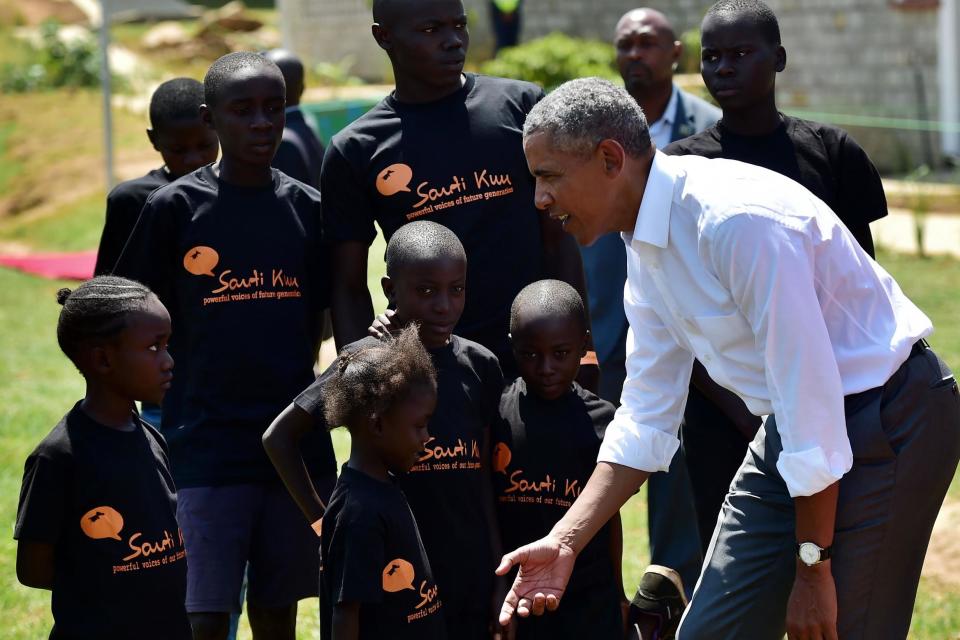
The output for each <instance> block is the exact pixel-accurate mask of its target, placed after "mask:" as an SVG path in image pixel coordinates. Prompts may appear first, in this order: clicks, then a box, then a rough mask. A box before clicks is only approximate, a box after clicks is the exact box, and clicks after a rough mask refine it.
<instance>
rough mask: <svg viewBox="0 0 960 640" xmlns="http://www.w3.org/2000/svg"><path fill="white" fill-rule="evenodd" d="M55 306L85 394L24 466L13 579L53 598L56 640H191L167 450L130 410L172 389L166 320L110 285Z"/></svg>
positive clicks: (94, 285)
mask: <svg viewBox="0 0 960 640" xmlns="http://www.w3.org/2000/svg"><path fill="white" fill-rule="evenodd" d="M57 299H58V300H59V302H60V304H62V305H63V310H62V311H61V312H60V320H59V322H58V324H57V339H58V341H59V343H60V347H61V348H62V349H63V351H64V353H65V354H66V355H67V357H68V358H70V360H71V361H72V362H73V364H74V365H76V367H77V369H79V370H80V373H81V374H82V375H83V377H84V378H85V379H86V385H87V391H86V395H85V396H84V398H83V400H81V401H80V402H78V403H77V404H76V405H74V407H73V409H71V410H70V412H69V413H67V415H66V416H64V418H63V419H62V420H61V421H60V422H59V423H58V424H57V426H55V427H54V428H53V430H52V431H51V432H50V433H49V434H48V435H47V436H46V437H45V438H44V439H43V440H42V441H41V442H40V444H39V445H37V448H36V449H35V450H34V451H33V453H31V454H30V457H29V458H27V462H26V465H25V466H24V472H23V486H22V488H21V491H20V505H19V508H18V510H17V524H16V528H15V529H14V538H16V539H17V541H18V544H17V578H18V579H19V580H20V582H21V583H22V584H24V585H25V586H28V587H33V588H36V589H49V590H51V591H52V592H53V598H52V608H53V619H54V627H53V631H52V632H51V633H50V637H51V638H53V639H73V640H81V639H85V638H104V639H109V640H128V639H129V638H147V639H156V640H189V639H190V637H191V634H190V625H189V622H188V620H187V612H186V610H185V609H184V605H183V602H184V597H185V593H186V573H187V563H186V559H185V555H186V554H185V552H184V548H183V540H182V539H181V537H180V530H179V527H178V526H177V519H176V501H177V498H176V493H175V489H174V485H173V479H172V478H171V475H170V469H169V464H168V461H167V446H166V443H165V442H164V440H163V438H162V437H161V436H160V434H159V433H157V432H156V431H155V430H154V429H153V428H152V427H151V426H150V425H149V424H147V423H146V422H144V421H143V420H141V419H140V418H139V416H138V415H137V412H136V410H135V408H134V402H135V401H136V400H143V401H150V402H156V403H159V402H160V399H161V398H162V397H163V395H164V393H165V392H166V390H167V387H169V385H170V380H171V378H172V376H173V374H172V370H173V360H172V359H171V357H170V354H169V353H167V340H168V339H169V337H170V316H169V314H167V310H166V309H165V308H164V306H163V305H162V304H161V303H160V301H159V300H158V299H157V297H156V296H155V295H153V294H152V293H151V292H150V290H149V289H147V288H146V287H144V286H143V285H141V284H138V283H136V282H131V281H129V280H124V279H122V278H114V277H109V276H104V277H98V278H94V279H93V280H90V281H88V282H85V283H84V284H82V285H80V286H79V287H77V289H76V290H74V291H73V292H71V291H70V290H69V289H61V290H60V291H59V292H58V293H57Z"/></svg>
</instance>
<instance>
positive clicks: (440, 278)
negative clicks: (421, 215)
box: [264, 221, 503, 640]
mask: <svg viewBox="0 0 960 640" xmlns="http://www.w3.org/2000/svg"><path fill="white" fill-rule="evenodd" d="M386 263H387V276H386V277H385V278H384V279H383V283H382V284H383V290H384V293H385V294H386V296H387V299H388V300H389V301H390V302H391V305H392V306H394V307H395V308H396V316H395V320H394V323H393V324H395V326H398V327H403V326H405V325H407V324H409V323H413V322H415V323H418V324H419V333H420V339H421V340H422V341H423V344H424V346H425V347H426V348H427V349H428V351H429V353H430V355H431V357H432V358H433V363H434V365H435V366H436V368H437V394H438V400H437V407H436V411H435V412H434V414H433V418H432V419H431V420H430V440H429V441H428V442H427V446H426V450H425V451H424V452H422V455H420V457H419V459H418V460H417V463H416V464H415V465H414V466H413V468H412V469H411V470H410V473H408V474H406V475H404V476H402V477H401V478H399V479H398V482H399V485H400V487H401V488H402V489H403V491H404V493H405V494H406V496H407V499H408V500H409V501H410V507H411V508H412V509H413V514H414V515H415V516H416V518H417V523H418V524H419V525H420V532H421V534H422V536H423V543H424V547H425V548H426V550H427V553H428V554H429V556H430V564H431V566H432V567H433V571H434V575H435V576H436V578H437V583H438V584H439V585H440V587H441V588H442V589H443V610H444V614H443V615H444V619H445V621H446V625H447V635H448V636H449V637H450V638H456V639H457V640H465V639H466V640H469V639H470V638H489V637H490V624H491V620H492V619H493V613H494V602H493V600H494V593H493V592H494V576H493V569H494V567H495V558H498V557H499V545H498V541H497V540H496V538H497V535H496V527H495V524H493V523H494V519H493V518H494V516H493V499H492V495H491V492H490V481H489V465H488V460H489V456H488V455H487V454H485V451H487V450H488V441H489V427H490V425H491V423H492V422H493V420H494V419H496V411H497V404H498V402H499V398H500V393H501V391H502V390H503V376H502V374H501V373H500V367H499V364H498V363H497V359H496V357H495V356H494V355H493V354H492V353H491V352H490V351H488V350H487V349H486V348H484V347H482V346H480V345H479V344H477V343H475V342H471V341H470V340H465V339H463V338H461V337H459V336H455V335H451V332H452V331H453V327H454V326H455V325H456V324H457V321H458V319H459V318H460V313H461V312H462V311H463V305H464V300H465V296H464V293H465V292H464V286H465V281H466V272H467V261H466V255H465V254H464V250H463V245H461V244H460V241H459V240H458V239H457V236H456V235H455V234H454V233H453V232H452V231H451V230H449V229H447V228H446V227H444V226H441V225H439V224H437V223H435V222H427V221H417V222H412V223H409V224H407V225H404V226H402V227H400V229H398V230H397V232H396V233H395V234H394V235H393V237H391V238H390V242H389V243H388V244H387V251H386ZM377 344H378V342H377V339H376V338H372V337H367V338H364V339H363V340H359V341H357V342H354V343H351V344H350V345H347V346H346V347H345V348H344V350H343V352H344V353H350V352H352V351H355V350H358V349H365V348H369V347H372V346H376V345H377ZM330 375H331V370H328V371H327V372H325V373H324V374H323V375H321V376H320V378H319V379H318V380H317V382H315V383H314V384H313V385H311V386H310V388H308V389H307V390H306V391H304V392H303V393H302V394H301V395H300V396H299V397H298V398H297V399H296V400H295V401H294V403H293V404H292V405H291V406H290V407H288V408H287V410H286V411H285V412H284V413H283V414H282V415H281V416H280V417H279V418H278V419H277V420H276V421H275V422H274V424H273V425H271V427H270V430H269V431H268V432H267V434H265V436H264V445H265V446H266V448H267V451H268V452H269V454H270V456H271V458H272V459H273V461H274V464H275V465H276V467H277V470H278V471H279V473H280V475H281V477H282V478H283V479H284V481H285V482H286V484H287V487H288V488H289V489H290V491H291V493H292V494H293V495H294V496H295V497H296V500H297V502H298V504H300V505H301V508H303V510H304V513H305V514H306V515H307V517H308V519H310V521H311V522H315V520H316V519H317V518H318V517H319V516H320V515H321V514H322V513H323V505H322V504H321V503H320V502H319V501H318V500H317V498H316V496H314V495H313V494H312V493H311V492H310V491H309V485H310V482H309V478H308V477H306V475H305V474H304V472H303V463H302V462H301V461H300V458H299V453H298V451H297V450H296V441H297V438H298V437H299V436H300V435H301V434H303V433H307V432H309V431H311V430H313V429H316V428H319V427H323V426H324V425H325V422H324V420H323V417H324V415H323V405H324V403H323V388H324V386H325V384H326V381H327V379H328V378H329V376H330ZM496 600H497V601H496V605H497V608H498V609H497V610H499V598H498V599H496ZM384 637H387V636H384Z"/></svg>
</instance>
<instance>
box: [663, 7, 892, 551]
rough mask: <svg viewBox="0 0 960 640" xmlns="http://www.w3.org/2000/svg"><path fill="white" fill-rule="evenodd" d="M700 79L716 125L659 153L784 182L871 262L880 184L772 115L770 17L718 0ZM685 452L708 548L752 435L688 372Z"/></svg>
mask: <svg viewBox="0 0 960 640" xmlns="http://www.w3.org/2000/svg"><path fill="white" fill-rule="evenodd" d="M701 46H702V53H701V55H702V63H701V73H702V75H703V81H704V83H705V84H706V85H707V89H708V90H709V91H710V94H711V95H712V96H713V97H714V99H715V100H716V101H717V103H718V104H719V105H720V106H721V107H722V108H723V119H722V120H720V122H718V123H717V124H715V125H714V126H712V127H710V128H708V129H706V130H705V131H703V132H701V133H698V134H695V135H693V136H690V137H689V138H686V139H684V140H680V141H678V142H675V143H673V144H672V145H670V146H669V147H667V149H666V153H668V154H673V155H698V156H704V157H707V158H728V159H730V160H739V161H741V162H747V163H750V164H754V165H758V166H761V167H764V168H766V169H770V170H771V171H776V172H777V173H780V174H782V175H785V176H787V177H788V178H791V179H793V180H795V181H797V182H799V183H800V184H802V185H803V186H804V187H806V188H807V189H808V190H809V191H811V192H812V193H813V194H814V195H815V196H817V197H818V198H820V199H821V200H823V201H824V202H825V203H826V204H827V205H828V206H829V207H830V209H831V210H833V212H834V213H836V214H837V216H838V217H839V218H840V221H841V222H843V223H844V224H845V225H846V227H847V228H848V229H849V230H850V232H851V233H852V234H853V237H854V238H856V240H857V242H859V243H860V246H861V247H863V249H864V250H865V251H866V252H867V253H868V254H869V255H870V256H871V257H874V249H873V238H872V236H871V235H870V222H872V221H874V220H878V219H880V218H882V217H884V216H885V215H887V201H886V197H885V196H884V193H883V184H882V183H881V182H880V175H879V174H878V173H877V170H876V168H875V167H874V166H873V164H872V163H871V162H870V159H869V158H868V157H867V155H866V153H864V151H863V149H861V148H860V146H859V145H858V144H857V143H856V142H855V141H854V140H853V139H852V138H851V137H850V136H848V135H847V134H846V132H844V131H843V130H841V129H838V128H836V127H832V126H830V125H826V124H820V123H817V122H809V121H806V120H801V119H799V118H791V117H790V116H786V115H783V114H782V113H780V112H779V111H778V110H777V104H776V97H775V92H774V87H775V84H776V78H777V74H778V73H780V72H781V71H783V70H784V68H785V67H786V63H787V53H786V50H785V49H784V48H783V46H782V45H781V44H780V26H779V24H778V22H777V17H776V16H775V15H774V14H773V11H771V10H770V8H769V7H767V5H765V4H763V3H762V2H760V1H759V0H735V1H729V0H724V1H723V2H718V3H717V4H715V5H713V6H712V7H711V8H710V9H709V11H708V12H707V14H706V16H705V17H704V19H703V24H702V26H701ZM693 381H694V384H693V385H692V387H691V389H690V396H689V398H688V400H687V409H686V413H685V415H684V426H683V436H684V437H683V450H684V454H685V455H686V456H687V458H688V467H689V469H690V480H691V482H692V484H693V490H694V498H695V501H696V504H697V513H698V520H699V522H700V536H701V541H702V545H703V548H704V549H706V547H707V545H708V544H709V541H710V535H711V534H712V532H713V528H714V525H715V524H716V521H717V513H718V512H719V511H720V506H721V505H722V504H723V498H724V496H725V495H726V492H727V487H729V485H730V481H731V480H732V479H733V476H734V474H735V473H736V471H737V468H738V467H739V466H740V462H741V461H742V460H743V456H744V455H745V454H746V452H747V445H748V444H749V443H750V440H751V439H752V438H753V434H754V433H756V430H757V429H758V428H759V426H760V421H759V419H757V418H755V417H753V416H751V415H750V412H749V411H748V410H747V407H746V405H745V404H744V403H743V402H741V401H740V400H739V399H738V398H737V397H736V396H734V395H733V394H732V393H730V392H728V391H726V390H725V389H723V388H722V387H720V385H718V384H716V383H715V382H714V381H713V380H711V379H710V378H709V376H707V375H706V371H705V369H704V368H703V366H702V365H701V364H700V363H699V362H697V363H695V364H694V374H693Z"/></svg>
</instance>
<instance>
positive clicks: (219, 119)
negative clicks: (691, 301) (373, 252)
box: [118, 53, 336, 640]
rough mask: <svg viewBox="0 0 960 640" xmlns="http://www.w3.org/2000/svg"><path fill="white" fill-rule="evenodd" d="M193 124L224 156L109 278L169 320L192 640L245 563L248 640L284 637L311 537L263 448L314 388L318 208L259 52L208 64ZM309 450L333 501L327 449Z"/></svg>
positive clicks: (172, 439)
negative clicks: (207, 131) (281, 163)
mask: <svg viewBox="0 0 960 640" xmlns="http://www.w3.org/2000/svg"><path fill="white" fill-rule="evenodd" d="M204 95H205V100H206V103H205V104H204V106H203V107H202V110H201V113H202V117H203V119H204V122H206V123H207V125H208V126H210V127H211V128H213V129H215V130H216V131H217V133H218V134H219V136H220V142H221V145H222V148H223V157H222V159H221V161H220V163H219V164H217V165H210V166H206V167H203V168H201V169H198V170H197V171H195V172H193V173H191V174H189V175H187V176H184V177H183V178H181V179H180V180H178V181H177V182H175V183H173V184H171V185H168V186H167V187H163V188H161V189H159V190H158V191H157V192H155V193H154V194H153V195H152V196H151V197H150V199H149V200H148V201H147V204H146V206H145V207H144V210H143V213H142V214H141V216H140V220H139V222H138V223H137V226H136V228H135V229H134V232H133V235H132V236H131V238H130V242H129V243H128V245H127V248H126V249H125V250H124V253H123V255H122V256H121V258H120V262H119V264H118V270H119V271H121V272H123V273H124V274H129V275H131V276H133V277H135V278H137V279H140V280H142V281H143V282H145V283H149V284H150V286H151V287H152V288H153V289H154V290H155V291H156V292H157V294H158V295H159V296H160V298H161V300H163V301H164V302H165V303H166V304H167V306H168V307H169V308H170V311H171V316H172V318H173V326H174V327H175V328H174V331H175V335H176V338H174V340H173V341H172V342H171V345H170V350H171V352H172V353H173V355H174V357H175V358H176V359H177V361H178V374H179V375H178V377H177V380H176V381H174V383H173V387H172V388H171V389H170V393H169V394H167V397H166V399H165V401H164V405H163V416H162V425H161V426H162V431H163V433H164V435H165V436H167V439H168V441H169V443H170V455H171V465H172V468H173V474H174V478H175V480H176V482H177V486H178V488H179V498H180V501H179V508H178V518H179V521H180V526H181V528H182V529H183V535H184V541H185V543H186V548H187V555H188V556H189V558H190V561H189V569H188V572H187V578H188V584H187V611H188V612H189V613H190V617H191V623H192V625H193V629H194V636H195V638H197V639H198V640H199V639H201V638H203V639H206V638H223V637H224V636H225V634H226V633H227V625H228V618H229V614H230V612H236V611H239V602H238V595H239V592H240V586H241V582H242V580H243V574H244V568H245V567H246V566H247V564H248V562H249V573H248V578H249V581H248V585H249V588H248V590H247V603H248V615H249V618H250V626H251V627H252V629H253V634H254V637H255V638H284V639H285V638H291V639H292V638H293V637H294V633H295V625H296V608H297V601H298V600H300V599H302V598H306V597H309V596H315V595H317V579H316V578H317V571H318V561H317V538H316V535H315V534H314V533H313V531H311V529H310V527H309V526H308V525H307V524H306V523H304V522H303V518H302V517H301V516H300V514H299V513H298V510H297V507H296V505H295V504H294V503H293V501H292V500H291V499H290V496H289V494H288V493H287V492H286V491H285V490H284V488H283V486H282V484H281V483H280V482H279V479H278V478H277V475H276V472H275V471H274V470H273V467H272V466H271V465H270V461H269V460H268V459H267V457H266V456H265V455H264V452H263V447H262V446H261V445H260V437H261V436H262V435H263V432H264V430H265V429H266V427H267V426H268V425H269V424H270V421H271V420H272V419H273V417H274V416H276V415H277V413H279V412H280V410H281V409H283V407H284V406H286V404H287V403H288V402H289V401H290V398H292V397H293V396H295V395H296V394H297V392H299V391H300V390H301V389H302V388H303V387H305V386H306V385H307V384H309V383H310V381H311V380H313V362H314V356H315V354H316V347H317V338H318V334H319V329H320V317H321V312H322V310H323V307H324V304H325V300H326V298H325V286H326V283H327V279H326V278H327V276H326V273H325V270H324V265H323V262H322V261H323V259H324V257H325V255H326V253H325V249H324V247H323V245H322V243H321V241H320V237H321V236H320V233H321V220H320V215H321V213H320V196H319V193H318V192H317V191H316V190H314V189H313V188H311V187H308V186H305V185H304V184H303V183H301V182H298V181H296V180H293V179H292V178H289V177H288V176H286V175H285V174H283V173H282V172H280V171H277V170H275V169H271V167H270V162H271V160H272V159H273V154H274V151H276V148H277V145H278V144H279V142H280V136H281V132H282V131H283V122H284V117H283V116H284V113H283V111H284V84H283V76H282V75H281V73H280V70H279V69H278V68H277V66H276V65H275V64H273V63H272V62H270V61H269V60H267V59H266V58H264V57H263V56H260V55H258V54H255V53H232V54H229V55H226V56H224V57H222V58H220V59H219V60H217V61H216V62H215V63H214V64H213V65H212V66H211V67H210V70H209V71H208V72H207V75H206V77H205V78H204ZM312 438H314V440H313V442H311V443H310V444H309V446H307V447H305V448H306V449H307V450H308V451H309V452H310V454H309V455H307V456H306V458H307V460H306V462H307V464H308V465H309V466H310V468H311V470H312V471H313V474H314V478H316V479H317V481H318V484H319V485H321V486H320V487H319V489H318V491H319V492H320V495H323V496H326V495H328V493H329V491H330V489H331V488H332V485H333V482H334V480H335V476H336V462H335V458H334V455H333V449H332V446H331V443H330V438H329V435H327V434H326V433H324V432H319V433H317V434H315V435H314V436H312Z"/></svg>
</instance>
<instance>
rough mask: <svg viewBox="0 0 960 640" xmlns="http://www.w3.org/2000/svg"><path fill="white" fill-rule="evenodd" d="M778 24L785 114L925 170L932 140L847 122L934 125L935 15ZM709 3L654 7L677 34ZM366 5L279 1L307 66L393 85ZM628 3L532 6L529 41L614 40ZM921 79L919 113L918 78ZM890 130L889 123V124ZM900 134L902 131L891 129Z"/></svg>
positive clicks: (481, 15) (659, 0) (887, 13)
mask: <svg viewBox="0 0 960 640" xmlns="http://www.w3.org/2000/svg"><path fill="white" fill-rule="evenodd" d="M768 2H769V4H770V6H771V7H772V8H773V9H774V11H776V13H777V16H778V18H779V19H780V26H781V31H782V35H783V42H784V45H785V47H786V49H787V69H786V71H785V72H784V73H783V74H781V76H780V78H779V79H778V91H779V96H778V98H779V101H780V104H781V107H782V108H785V109H791V108H792V109H800V110H804V111H805V112H807V113H810V114H814V115H816V116H819V117H820V119H829V117H828V116H829V114H845V115H846V116H848V117H847V118H846V119H844V120H843V126H844V128H847V129H848V130H850V131H851V132H852V133H853V134H854V136H855V137H856V138H857V139H858V140H859V141H860V143H861V144H862V145H863V146H864V147H865V148H866V149H867V151H868V153H869V154H870V155H871V157H873V158H874V159H875V161H876V162H877V164H878V165H879V166H881V167H882V168H883V169H885V170H903V169H905V168H907V167H909V166H911V165H914V164H916V163H919V162H923V161H925V160H926V158H925V156H926V152H925V151H924V142H925V137H926V138H928V139H929V140H930V141H931V143H932V144H933V145H934V151H935V152H936V144H937V136H936V135H935V134H929V135H928V134H924V133H922V132H909V131H902V130H897V129H892V128H876V127H865V126H855V125H853V124H851V122H853V120H851V119H850V118H849V116H851V115H852V116H864V115H866V116H888V117H890V116H892V117H895V118H911V119H913V118H917V117H918V116H919V115H920V113H921V112H922V111H925V112H926V114H927V117H928V118H929V119H934V118H936V116H937V111H938V110H937V90H938V87H937V73H936V56H937V26H936V25H937V13H936V12H935V11H934V12H930V11H924V12H903V11H895V10H893V9H891V8H890V6H889V3H888V2H887V0H768ZM710 4H711V2H709V1H707V2H705V1H702V0H670V1H666V0H649V1H648V2H646V5H647V6H651V7H654V8H656V9H659V10H661V11H663V12H664V13H665V14H667V15H669V16H671V18H672V20H673V21H674V23H675V26H676V27H677V30H678V32H682V31H685V30H687V29H690V28H696V27H697V26H698V25H699V23H700V20H701V18H702V16H703V12H704V11H705V10H706V8H707V7H708V6H710ZM464 5H465V7H466V9H467V12H468V15H469V18H470V23H471V26H470V33H471V40H472V43H471V56H470V58H471V60H472V61H476V60H479V59H483V58H484V57H486V56H488V55H489V52H490V51H491V45H490V42H491V36H490V28H489V15H488V13H487V2H486V0H465V1H464ZM369 6H370V5H369V0H281V9H282V30H283V33H284V37H285V39H286V43H287V45H288V46H290V47H291V48H293V49H294V50H296V51H297V52H299V53H300V54H301V55H303V56H305V57H306V58H307V59H309V60H313V61H319V60H325V61H338V60H342V59H344V58H346V57H349V58H350V59H352V60H353V63H354V65H353V70H354V73H357V74H358V75H361V76H362V77H365V78H368V79H383V78H388V77H389V64H388V63H387V59H386V56H385V54H384V53H383V52H382V51H380V50H379V49H378V48H377V46H376V43H374V41H373V38H372V37H371V35H370V22H371V18H370V9H369ZM632 6H633V5H632V4H631V3H625V2H623V0H591V1H589V2H588V1H585V0H525V4H524V14H523V31H522V37H523V39H525V40H529V39H532V38H536V37H539V36H542V35H545V34H547V33H550V32H552V31H562V32H564V33H568V34H570V35H577V36H583V37H591V38H599V39H603V40H606V39H609V38H610V37H611V33H612V30H613V26H614V24H615V23H616V21H617V19H618V18H619V17H620V15H622V14H623V13H624V12H625V11H626V10H628V9H630V8H632ZM918 73H919V74H920V76H921V77H922V78H923V85H924V89H925V99H924V100H923V103H922V106H921V104H919V100H918V92H917V83H916V77H917V74H918ZM887 124H891V123H887ZM894 124H895V123H894Z"/></svg>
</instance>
